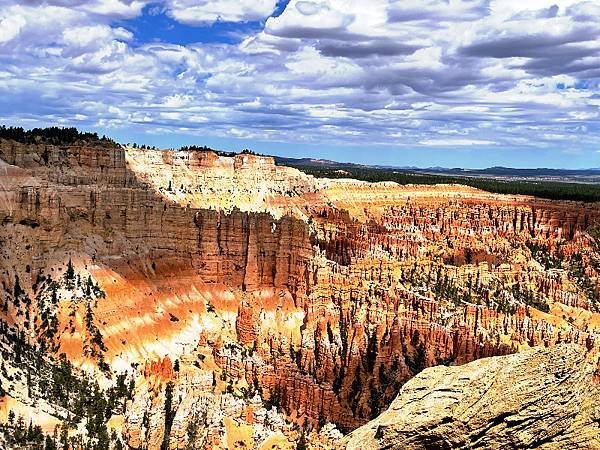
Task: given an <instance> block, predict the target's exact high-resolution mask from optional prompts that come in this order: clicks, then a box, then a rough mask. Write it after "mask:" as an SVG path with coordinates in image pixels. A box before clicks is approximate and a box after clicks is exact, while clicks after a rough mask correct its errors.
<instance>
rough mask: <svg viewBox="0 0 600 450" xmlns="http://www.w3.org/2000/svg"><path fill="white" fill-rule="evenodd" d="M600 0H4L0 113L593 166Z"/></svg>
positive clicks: (107, 128) (173, 140) (395, 160)
mask: <svg viewBox="0 0 600 450" xmlns="http://www.w3.org/2000/svg"><path fill="white" fill-rule="evenodd" d="M599 111H600V4H599V3H598V2H596V1H577V0H553V1H552V0H529V1H527V2H524V1H522V0H443V1H442V0H402V1H399V0H370V1H369V2H363V1H358V0H291V1H281V0H280V1H278V0H162V1H146V0H31V1H27V2H20V1H13V0H5V1H3V2H2V4H1V6H0V123H5V124H8V125H22V126H25V127H31V126H40V125H50V124H53V125H54V124H58V125H65V126H66V125H69V126H72V125H74V126H77V127H79V128H81V129H86V130H94V131H99V132H100V133H105V134H107V135H110V136H113V137H115V138H116V139H118V140H119V141H121V142H133V141H135V142H138V143H146V144H150V145H157V146H161V147H178V146H180V145H186V144H192V143H193V144H199V145H209V146H212V147H214V148H218V149H223V150H239V149H242V148H251V149H253V150H256V151H259V152H262V153H271V154H280V155H287V156H294V157H321V158H329V159H335V160H344V161H358V162H366V163H374V164H395V165H400V166H404V165H417V166H433V165H440V166H450V167H458V166H461V167H487V166H493V165H506V166H514V167H542V166H545V167H572V168H576V167H577V168H579V167H600V112H599Z"/></svg>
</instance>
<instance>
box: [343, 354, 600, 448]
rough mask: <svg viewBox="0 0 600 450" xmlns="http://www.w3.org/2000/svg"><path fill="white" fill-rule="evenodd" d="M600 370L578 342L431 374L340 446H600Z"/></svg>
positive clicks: (407, 387) (418, 378)
mask: <svg viewBox="0 0 600 450" xmlns="http://www.w3.org/2000/svg"><path fill="white" fill-rule="evenodd" d="M593 372H594V366H593V364H590V363H589V362H588V361H587V360H586V353H585V349H584V348H583V347H580V346H577V345H573V344H565V345H558V346H555V347H552V348H536V349H533V350H529V351H525V352H522V353H519V354H515V355H509V356H499V357H493V358H486V359H481V360H478V361H475V362H471V363H469V364H466V365H464V366H459V367H444V366H438V367H433V368H430V369H426V370H424V371H423V372H421V373H420V374H418V375H417V376H415V377H414V378H413V379H412V380H411V381H409V382H408V383H406V384H405V385H404V387H403V388H402V389H401V391H400V393H399V394H398V397H397V398H396V399H395V400H394V402H393V403H392V405H391V406H390V407H389V409H388V410H387V411H385V412H384V413H383V414H381V415H380V416H379V417H378V418H377V419H375V420H373V421H371V422H369V423H368V424H366V425H364V426H363V427H361V428H358V429H357V430H355V431H354V432H353V433H352V434H350V435H349V436H348V437H347V438H346V440H344V441H343V443H342V445H341V446H340V448H345V449H348V450H351V449H365V450H366V449H379V448H381V449H383V448H385V449H398V450H400V449H402V450H410V449H415V450H416V449H434V448H435V449H450V448H453V449H459V448H460V449H476V448H493V449H514V448H540V449H566V448H572V449H574V448H588V449H591V448H600V425H599V423H598V420H599V419H600V403H599V402H600V389H599V387H598V385H596V384H595V383H594V382H593V381H592V375H593Z"/></svg>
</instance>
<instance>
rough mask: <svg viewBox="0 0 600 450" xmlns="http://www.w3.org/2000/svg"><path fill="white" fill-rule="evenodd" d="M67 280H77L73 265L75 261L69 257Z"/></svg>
mask: <svg viewBox="0 0 600 450" xmlns="http://www.w3.org/2000/svg"><path fill="white" fill-rule="evenodd" d="M65 280H66V281H71V282H72V281H74V280H75V268H74V267H73V261H71V258H69V262H68V263H67V271H66V272H65Z"/></svg>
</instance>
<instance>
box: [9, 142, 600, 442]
mask: <svg viewBox="0 0 600 450" xmlns="http://www.w3.org/2000/svg"><path fill="white" fill-rule="evenodd" d="M0 159H1V160H2V161H3V163H2V166H0V172H1V173H3V178H2V179H3V182H2V184H1V185H0V223H2V227H1V230H0V239H1V241H2V246H1V248H0V281H1V282H2V285H3V287H4V289H3V290H2V291H1V296H2V297H1V300H2V306H3V308H1V310H2V311H3V312H2V313H0V315H1V317H2V319H3V320H4V321H5V322H6V323H8V324H9V325H10V326H13V327H16V328H18V329H20V330H24V331H26V334H27V336H29V339H31V340H32V341H39V340H40V339H42V340H44V341H48V342H47V345H48V347H49V348H51V349H52V351H53V352H55V353H56V354H61V353H65V354H66V356H67V357H68V359H69V360H71V361H73V362H75V363H76V365H78V366H79V367H82V368H83V369H85V370H88V371H96V370H98V369H97V368H98V367H104V371H105V373H106V370H108V371H109V372H110V371H114V372H115V373H117V372H122V371H125V372H127V373H130V374H133V375H134V376H135V377H136V380H137V381H136V386H135V392H136V395H135V396H134V398H133V399H132V400H131V401H130V402H129V404H128V406H127V408H126V413H125V414H124V417H122V418H121V421H122V426H120V427H118V432H119V433H120V434H121V435H122V436H123V437H124V440H125V441H126V442H127V443H128V445H130V446H131V448H142V447H145V448H150V449H152V448H160V446H161V443H162V442H163V441H164V440H165V439H167V440H168V441H169V442H170V446H171V448H182V447H184V446H186V445H187V444H188V443H189V442H188V441H189V440H190V439H191V438H190V435H191V434H190V433H191V432H190V427H191V420H192V418H196V419H197V418H198V417H201V419H202V420H200V423H201V430H199V431H198V430H196V433H195V434H194V436H195V439H197V440H198V442H197V445H198V446H199V448H200V447H205V448H211V447H219V446H221V447H223V448H226V447H228V446H229V447H230V445H229V444H231V443H230V442H228V441H227V439H229V438H231V436H238V437H239V439H240V440H241V442H246V440H247V441H248V444H249V445H251V446H256V447H258V446H259V444H260V445H267V443H271V442H273V440H275V441H277V442H279V441H278V440H280V441H281V442H284V441H285V442H292V441H293V440H294V439H297V438H298V433H299V431H298V430H299V428H298V427H310V428H314V429H320V430H330V428H328V425H326V424H327V423H328V422H332V423H334V424H335V425H336V426H337V427H338V428H339V429H340V430H342V431H344V432H346V431H351V430H352V429H354V428H356V427H358V426H360V425H362V424H364V423H365V422H367V421H368V420H370V419H372V418H374V417H376V416H377V415H378V414H379V413H380V412H381V411H383V410H385V408H386V407H387V406H388V405H389V404H390V403H391V402H392V400H393V399H394V397H395V396H396V394H397V393H398V391H399V389H400V388H401V386H402V385H403V384H404V383H405V382H407V381H408V380H409V379H411V378H412V377H413V376H414V375H415V374H416V373H419V372H420V371H421V370H423V369H425V368H426V367H429V366H433V365H440V364H445V365H448V364H452V365H461V364H464V363H467V362H470V361H473V360H475V359H478V358H482V357H487V356H494V355H505V354H509V353H514V352H517V351H519V350H520V349H522V348H526V347H531V346H538V345H542V346H550V345H554V344H557V343H561V342H576V343H579V344H581V345H584V346H586V347H588V348H590V349H592V348H594V346H595V333H596V329H597V327H598V323H599V322H598V315H597V313H596V310H597V306H596V301H597V300H596V297H595V296H594V295H595V294H594V292H597V288H598V266H597V265H596V262H597V261H598V257H599V251H598V248H597V246H596V243H595V242H594V241H593V239H592V238H591V237H590V236H589V235H588V234H587V233H586V230H587V229H588V228H589V227H590V226H592V225H593V224H595V223H597V221H598V220H599V218H600V208H599V206H598V204H581V203H575V202H553V201H548V200H539V199H534V198H529V197H521V196H502V195H496V194H490V193H487V192H483V191H479V190H476V189H473V188H468V187H464V186H458V185H440V186H399V185H396V184H394V183H378V184H369V183H363V182H358V181H354V180H319V179H314V178H312V177H310V176H307V175H304V174H303V173H302V172H299V171H297V170H295V169H290V168H285V167H278V166H275V165H274V164H273V160H272V159H271V158H268V157H259V156H255V155H243V154H242V155H236V156H235V157H223V156H218V155H216V154H214V153H211V152H172V151H169V152H161V151H156V150H139V149H130V148H121V147H113V146H106V147H99V146H91V147H86V146H71V147H55V146H47V145H23V144H18V143H14V142H9V141H2V142H0ZM71 266H72V267H73V271H74V275H73V277H74V279H77V280H76V281H73V280H71V281H69V280H67V278H68V272H69V267H71ZM580 269H581V270H580ZM580 272H581V274H580ZM65 280H67V281H65ZM86 280H89V282H87V281H86ZM582 280H583V281H582ZM53 283H54V284H53ZM86 283H87V284H86ZM590 283H591V284H590ZM16 284H18V285H19V289H20V291H19V292H18V295H16V292H17V290H16V288H15V285H16ZM89 286H92V288H89ZM589 286H591V290H590V288H589ZM594 289H595V291H594ZM86 290H87V292H86ZM21 291H22V293H21ZM90 292H91V293H90ZM19 297H21V298H22V299H24V298H26V297H27V298H29V299H30V302H29V303H27V302H24V301H18V298H19ZM52 299H54V300H55V301H54V300H52ZM51 300H52V301H51ZM90 311H91V313H90ZM105 364H106V366H108V369H107V368H106V366H105ZM175 366H177V370H175V369H174V367H175ZM106 383H107V384H110V380H109V379H108V378H107V380H106ZM168 386H171V387H168ZM167 389H172V394H170V395H173V399H172V400H171V406H170V408H172V409H173V412H172V414H173V420H172V423H169V424H168V426H167V424H166V422H165V417H166V416H168V415H169V414H167V412H166V411H165V408H166V405H165V395H166V391H167ZM19 398H20V401H23V402H25V403H26V402H27V401H29V399H28V398H27V396H26V395H24V394H22V395H21V396H20V397H19ZM226 418H228V419H227V420H226ZM230 419H231V420H233V422H232V421H231V420H230ZM334 434H335V433H334ZM323 439H325V441H326V440H327V438H326V437H325V438H323ZM194 445H196V444H194ZM265 448H266V447H265Z"/></svg>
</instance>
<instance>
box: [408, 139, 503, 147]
mask: <svg viewBox="0 0 600 450" xmlns="http://www.w3.org/2000/svg"><path fill="white" fill-rule="evenodd" d="M419 144H421V145H427V146H432V147H453V146H458V147H464V146H470V145H494V144H495V142H493V141H486V140H483V139H425V140H423V141H420V142H419Z"/></svg>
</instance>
